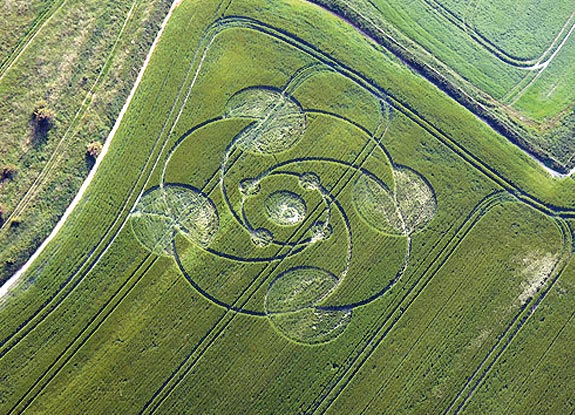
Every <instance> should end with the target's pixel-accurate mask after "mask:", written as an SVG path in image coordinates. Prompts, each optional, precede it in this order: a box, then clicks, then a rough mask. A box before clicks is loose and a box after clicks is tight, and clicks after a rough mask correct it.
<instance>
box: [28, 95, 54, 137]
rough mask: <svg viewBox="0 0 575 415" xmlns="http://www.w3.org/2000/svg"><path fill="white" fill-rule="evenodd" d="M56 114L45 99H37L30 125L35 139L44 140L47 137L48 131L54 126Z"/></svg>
mask: <svg viewBox="0 0 575 415" xmlns="http://www.w3.org/2000/svg"><path fill="white" fill-rule="evenodd" d="M55 119H56V114H55V113H54V111H53V110H52V109H51V108H50V107H49V106H48V103H46V101H38V102H37V103H36V105H35V106H34V111H32V120H31V121H32V127H33V133H34V139H35V141H37V142H39V141H44V140H46V139H47V138H48V131H50V129H51V128H52V127H53V126H54V120H55Z"/></svg>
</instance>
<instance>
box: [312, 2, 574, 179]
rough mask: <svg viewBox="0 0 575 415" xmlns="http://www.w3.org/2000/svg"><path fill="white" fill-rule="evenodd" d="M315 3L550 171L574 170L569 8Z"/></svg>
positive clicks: (537, 4) (557, 5) (497, 4)
mask: <svg viewBox="0 0 575 415" xmlns="http://www.w3.org/2000/svg"><path fill="white" fill-rule="evenodd" d="M317 3H318V4H321V5H323V6H324V7H327V8H328V9H329V10H332V11H334V12H336V13H338V14H341V15H344V16H346V17H347V18H348V19H349V20H350V21H351V22H352V23H353V24H354V25H356V26H357V27H358V28H359V29H361V30H363V31H365V32H367V33H369V34H370V35H371V36H373V37H374V38H375V39H377V41H378V42H380V43H382V44H384V45H387V46H388V47H390V48H391V49H392V50H394V52H395V53H397V54H399V55H400V56H402V58H403V59H405V60H406V61H408V62H409V63H410V64H412V66H414V67H415V68H416V69H417V70H418V71H420V72H421V73H422V74H423V75H425V76H426V77H427V78H429V79H431V80H433V82H434V83H436V84H437V85H439V86H440V87H441V88H443V89H444V90H446V91H447V92H448V93H449V94H450V95H452V96H453V97H456V98H457V99H458V100H459V101H460V102H462V103H464V104H465V105H466V106H467V107H468V108H470V109H471V110H472V111H473V112H475V113H476V114H477V115H479V116H481V117H484V118H486V119H488V120H489V121H490V122H491V123H492V124H494V125H495V126H496V127H497V128H498V129H499V130H500V131H502V132H503V133H504V134H505V135H506V136H507V137H508V138H509V139H510V140H511V141H512V142H514V143H516V144H518V145H519V146H520V147H522V148H524V149H525V150H527V151H529V152H530V153H532V154H534V155H535V156H536V157H538V158H539V159H540V160H541V161H543V162H544V163H545V164H546V165H547V166H549V167H551V168H554V169H555V170H557V171H560V172H562V173H566V172H568V171H569V170H570V169H572V168H573V167H574V165H573V158H572V157H573V154H574V153H575V147H573V145H572V141H573V140H572V138H573V130H572V123H573V119H574V117H575V115H574V113H573V110H572V107H573V102H574V101H575V96H574V95H573V88H571V86H570V84H569V79H570V74H571V73H572V72H573V62H574V61H573V59H572V58H571V57H572V55H573V53H575V52H574V50H575V49H574V48H575V46H574V45H575V40H574V39H573V32H575V10H574V9H573V6H572V4H571V3H570V2H568V1H559V2H540V1H534V0H522V1H519V2H517V1H469V2H461V1H455V0H451V1H441V0H416V1H413V2H410V3H409V5H406V4H405V3H404V2H401V1H390V2H389V1H386V2H384V1H368V0H357V1H354V2H343V1H339V0H318V1H317ZM561 124H567V125H568V126H569V127H567V129H566V128H562V127H561Z"/></svg>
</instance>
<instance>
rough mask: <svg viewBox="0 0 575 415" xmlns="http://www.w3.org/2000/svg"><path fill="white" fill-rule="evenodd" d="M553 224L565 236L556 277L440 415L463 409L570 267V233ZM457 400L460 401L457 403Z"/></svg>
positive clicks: (521, 313) (560, 223)
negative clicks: (568, 266)
mask: <svg viewBox="0 0 575 415" xmlns="http://www.w3.org/2000/svg"><path fill="white" fill-rule="evenodd" d="M554 222H555V224H556V225H557V227H558V228H559V229H560V230H561V233H562V234H563V237H564V245H563V252H562V253H561V258H560V259H559V261H558V262H557V263H556V264H555V266H554V267H553V270H552V272H551V274H555V276H553V277H551V278H550V279H549V281H548V282H547V284H546V286H545V287H544V288H543V289H542V290H540V292H539V293H538V295H534V296H533V298H531V300H530V301H528V302H526V303H525V305H524V306H523V307H522V309H521V310H520V311H519V312H518V313H517V315H516V316H515V317H514V318H513V320H511V322H510V323H509V324H508V325H507V328H506V329H505V330H504V331H503V333H501V334H500V336H499V338H498V340H497V342H496V343H495V344H494V345H493V346H492V348H491V350H490V351H489V352H488V353H487V355H486V356H485V357H484V359H483V360H482V361H481V362H480V364H479V366H478V367H477V368H476V369H475V371H474V372H473V373H472V374H471V376H469V377H468V378H467V380H466V382H465V383H464V385H463V386H462V388H461V389H460V391H459V392H458V393H457V394H456V395H455V397H454V398H453V400H452V401H451V403H450V405H449V406H448V407H447V409H446V410H445V411H444V412H443V414H444V415H445V414H449V413H451V412H452V410H453V414H458V413H459V412H460V411H461V410H462V409H463V408H464V407H465V405H466V404H467V402H468V401H469V400H470V399H471V398H472V396H473V394H474V393H475V391H476V390H477V388H478V387H479V386H481V384H482V383H483V380H484V379H485V377H486V376H487V375H488V373H489V371H490V370H491V369H492V368H493V366H494V365H495V363H497V362H498V360H499V358H500V357H501V356H502V355H503V354H504V353H505V351H506V350H507V347H508V346H509V345H510V344H511V343H512V342H513V339H514V338H515V337H516V335H517V334H518V333H519V332H520V331H521V329H522V328H523V326H524V325H525V323H527V322H528V321H529V319H530V318H531V316H532V315H533V314H534V313H535V311H537V308H538V307H539V305H540V304H541V302H542V301H543V300H544V299H545V297H546V296H547V294H548V293H549V292H550V291H551V289H552V288H553V287H554V286H555V284H556V282H557V281H558V280H559V278H560V277H561V275H562V273H563V271H564V270H565V268H566V267H567V265H568V264H569V261H570V259H571V258H572V251H573V246H572V240H571V231H570V230H569V227H568V226H567V225H566V224H565V222H564V221H562V220H561V219H558V220H557V219H556V220H555V221H554ZM561 262H563V264H561ZM460 399H463V400H462V401H461V402H460V403H459V404H457V403H458V402H459V401H460Z"/></svg>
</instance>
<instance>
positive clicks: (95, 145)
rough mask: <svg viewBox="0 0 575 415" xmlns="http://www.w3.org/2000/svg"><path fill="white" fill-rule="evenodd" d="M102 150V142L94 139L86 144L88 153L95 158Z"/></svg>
mask: <svg viewBox="0 0 575 415" xmlns="http://www.w3.org/2000/svg"><path fill="white" fill-rule="evenodd" d="M101 152H102V143H100V142H99V141H93V142H91V143H90V144H88V145H87V146H86V154H87V155H88V156H90V157H92V158H93V159H95V158H97V157H98V156H99V155H100V153H101Z"/></svg>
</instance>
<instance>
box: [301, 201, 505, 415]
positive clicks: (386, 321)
mask: <svg viewBox="0 0 575 415" xmlns="http://www.w3.org/2000/svg"><path fill="white" fill-rule="evenodd" d="M508 201H509V200H508V199H507V195H505V194H502V193H495V194H492V195H489V196H488V197H486V198H484V199H483V200H482V201H481V202H480V203H479V204H478V205H477V206H476V207H475V208H474V209H473V210H472V211H471V212H470V213H469V215H468V216H467V217H466V218H465V220H464V221H463V223H462V224H461V225H460V226H459V227H458V229H457V230H456V231H455V233H454V234H453V235H452V236H451V237H450V238H448V240H447V241H446V243H445V244H444V245H443V247H442V248H441V250H440V251H439V252H438V253H437V255H436V256H435V257H434V259H433V260H432V261H431V262H430V263H429V265H427V267H426V268H425V270H424V271H423V273H422V274H421V277H420V278H418V279H417V281H416V282H415V284H414V285H413V286H412V287H411V288H410V289H409V290H408V291H407V293H406V294H405V295H404V296H403V297H402V298H401V299H400V300H399V301H398V303H397V304H396V305H395V307H393V308H392V309H391V311H390V312H389V313H388V312H387V310H386V313H385V317H384V318H383V319H381V320H379V321H377V322H375V324H374V327H373V330H370V333H372V334H371V335H370V337H369V338H368V340H367V341H365V342H364V345H363V346H362V347H361V348H360V350H359V352H357V353H356V355H355V356H353V357H352V358H351V361H349V362H346V369H344V370H343V371H342V373H341V374H340V375H339V376H338V377H336V378H334V379H333V381H332V382H330V383H329V384H328V385H327V386H326V388H325V389H324V390H323V391H322V393H321V394H320V396H319V397H318V399H316V400H315V402H313V403H312V404H311V405H310V406H309V407H308V408H307V409H306V410H305V413H306V414H316V413H319V414H324V413H326V412H327V410H328V409H329V408H330V407H331V405H332V404H333V403H334V402H335V399H336V398H337V397H338V396H339V395H340V394H341V393H342V392H343V391H344V390H345V389H346V387H347V386H348V384H349V383H350V381H351V380H352V379H353V378H354V377H355V375H356V374H357V373H358V372H359V371H360V370H361V368H362V367H364V365H365V364H366V362H367V360H368V359H369V357H370V356H371V355H372V354H373V353H374V352H375V350H376V349H377V348H378V347H379V345H380V344H381V342H382V341H383V340H384V339H385V338H386V337H387V335H388V334H389V333H390V332H391V331H392V329H393V328H394V327H395V325H396V324H397V322H398V321H399V320H400V318H401V317H402V316H403V314H404V313H405V311H407V310H408V309H409V307H410V306H411V305H412V304H413V303H414V302H415V300H416V299H417V298H418V297H419V295H420V294H421V293H422V292H423V290H424V289H425V288H426V287H427V286H428V285H429V283H430V282H431V281H432V280H433V278H434V277H435V275H437V273H438V272H439V270H440V269H441V268H442V267H443V265H444V264H445V263H446V262H447V261H448V260H449V258H451V255H452V254H453V253H454V252H455V251H456V249H457V247H458V246H459V245H460V244H461V243H462V242H463V240H464V239H465V237H466V236H467V235H468V234H469V232H471V230H472V229H473V228H474V227H475V225H476V224H477V223H478V222H479V220H481V218H482V217H483V216H484V215H486V214H487V213H488V212H489V211H490V210H491V209H493V208H494V207H496V206H499V205H500V204H501V203H505V202H508ZM382 315H383V314H382Z"/></svg>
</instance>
